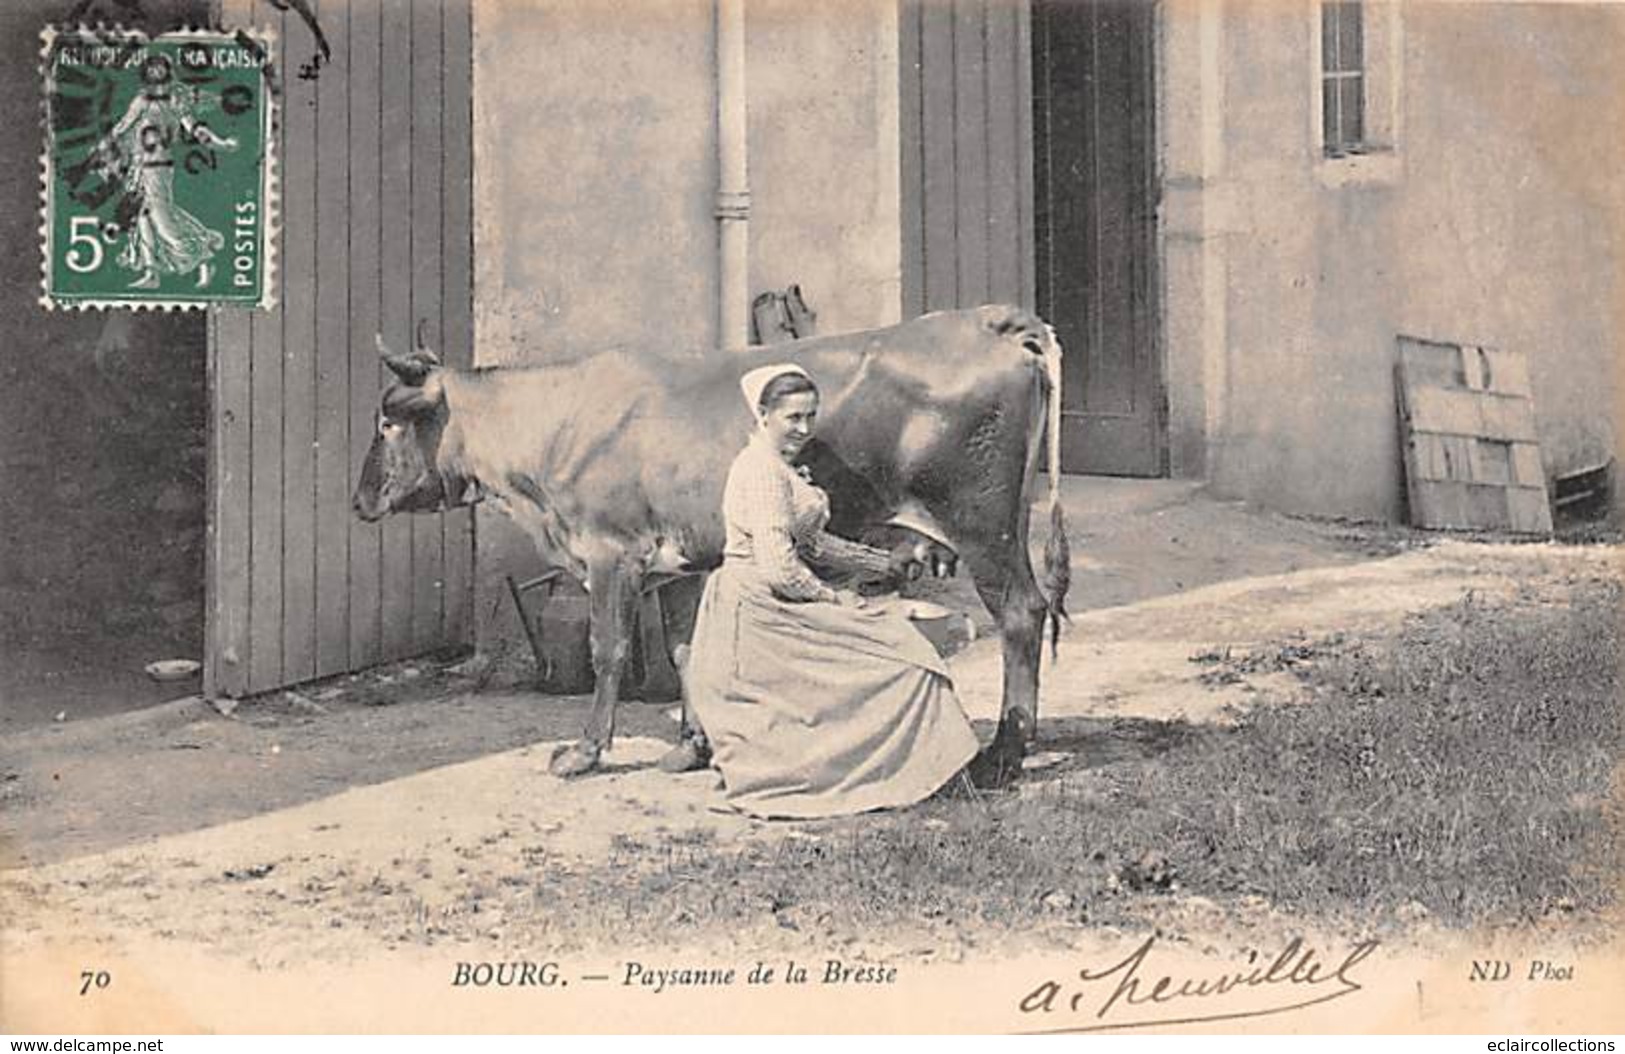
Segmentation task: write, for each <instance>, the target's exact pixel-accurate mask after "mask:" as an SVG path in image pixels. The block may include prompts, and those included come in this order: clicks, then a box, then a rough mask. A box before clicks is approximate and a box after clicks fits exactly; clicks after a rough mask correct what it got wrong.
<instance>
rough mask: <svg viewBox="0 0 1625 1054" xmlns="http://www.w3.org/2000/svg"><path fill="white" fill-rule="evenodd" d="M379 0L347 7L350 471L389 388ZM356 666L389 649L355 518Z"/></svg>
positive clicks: (375, 574)
mask: <svg viewBox="0 0 1625 1054" xmlns="http://www.w3.org/2000/svg"><path fill="white" fill-rule="evenodd" d="M379 15H380V11H379V0H349V3H347V4H346V5H345V20H346V23H347V38H348V39H347V40H346V46H345V49H344V52H343V54H344V55H345V58H346V63H347V65H346V67H345V75H344V78H343V80H344V87H345V91H346V93H347V95H348V98H349V111H350V119H349V157H350V166H349V172H348V185H347V187H346V191H345V193H346V197H347V202H348V204H347V212H346V218H347V231H348V243H349V244H348V250H349V315H350V318H349V325H350V330H349V369H350V384H349V387H350V393H349V394H350V449H349V464H350V466H351V469H350V470H351V472H352V473H353V474H354V473H359V471H360V467H361V461H362V459H363V458H364V457H365V456H366V453H367V448H368V447H369V446H370V445H371V444H372V437H373V434H374V424H375V421H374V415H375V414H376V413H377V411H378V401H379V395H380V393H381V392H382V391H383V374H384V369H383V367H382V366H380V365H379V362H378V353H377V351H376V350H375V348H374V340H373V338H374V336H375V334H377V333H379V332H380V331H381V329H380V321H379V263H378V248H379V241H380V226H379V211H378V189H379V175H380V167H379V146H378V134H379V98H378V77H379V40H380V39H381V38H380V33H381V26H380V23H379ZM349 525H350V554H349V594H350V604H349V615H350V665H351V667H352V668H360V667H363V666H370V665H372V664H373V663H376V662H378V660H379V657H380V656H381V655H382V652H383V629H382V600H383V590H382V585H381V577H380V575H381V567H382V561H383V549H382V541H383V528H382V527H381V526H380V525H378V524H366V523H362V522H361V521H359V520H357V519H355V518H353V517H352V518H350V520H349Z"/></svg>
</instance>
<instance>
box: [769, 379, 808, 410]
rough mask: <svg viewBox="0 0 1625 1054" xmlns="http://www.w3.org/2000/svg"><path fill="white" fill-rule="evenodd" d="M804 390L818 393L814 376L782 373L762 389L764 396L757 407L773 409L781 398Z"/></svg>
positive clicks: (786, 397)
mask: <svg viewBox="0 0 1625 1054" xmlns="http://www.w3.org/2000/svg"><path fill="white" fill-rule="evenodd" d="M802 392H812V393H813V394H814V395H817V394H818V385H816V384H814V383H813V382H812V378H810V377H808V376H807V375H805V374H801V373H781V374H779V375H778V376H777V377H775V378H773V379H772V380H771V381H768V382H767V387H765V388H763V389H762V398H761V400H760V401H758V402H757V404H756V409H757V410H760V411H767V410H771V409H773V407H775V406H777V405H778V404H779V402H780V400H783V399H788V398H789V397H790V396H792V395H800V394H801V393H802Z"/></svg>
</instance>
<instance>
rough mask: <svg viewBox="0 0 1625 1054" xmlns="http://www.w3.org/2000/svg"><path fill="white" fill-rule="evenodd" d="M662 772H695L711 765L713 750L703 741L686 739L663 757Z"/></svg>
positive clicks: (660, 763)
mask: <svg viewBox="0 0 1625 1054" xmlns="http://www.w3.org/2000/svg"><path fill="white" fill-rule="evenodd" d="M655 764H657V765H658V766H659V767H660V771H661V772H671V773H677V772H693V771H695V770H697V769H703V768H705V767H707V766H708V765H710V764H711V748H710V747H709V746H707V745H706V743H705V742H704V741H703V740H697V739H685V740H683V741H682V742H681V743H679V744H677V745H676V746H675V747H672V748H671V749H670V750H668V751H666V753H665V754H663V755H661V757H660V760H659V761H658V762H656V763H655Z"/></svg>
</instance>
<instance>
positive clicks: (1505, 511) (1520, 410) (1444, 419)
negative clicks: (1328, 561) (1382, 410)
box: [1395, 336, 1552, 534]
mask: <svg viewBox="0 0 1625 1054" xmlns="http://www.w3.org/2000/svg"><path fill="white" fill-rule="evenodd" d="M1398 351H1399V361H1398V363H1397V364H1396V366H1395V374H1396V376H1395V380H1396V384H1395V387H1396V389H1397V394H1398V399H1399V418H1400V434H1401V440H1402V442H1403V445H1404V451H1405V480H1406V493H1407V495H1408V496H1409V499H1410V519H1411V523H1413V524H1415V525H1416V526H1418V527H1435V528H1456V529H1480V530H1507V531H1516V532H1519V533H1529V534H1550V533H1551V530H1552V514H1551V506H1550V503H1549V501H1548V499H1547V495H1546V473H1545V469H1544V468H1543V466H1542V464H1541V458H1540V442H1539V437H1538V435H1537V433H1536V430H1535V409H1534V401H1533V399H1532V398H1531V396H1530V389H1529V368H1528V364H1527V362H1526V361H1525V359H1524V357H1523V355H1521V354H1520V353H1518V352H1512V351H1501V350H1498V349H1495V348H1485V347H1477V346H1474V345H1469V344H1449V343H1442V342H1438V341H1429V340H1420V339H1417V338H1415V337H1404V336H1402V337H1400V338H1399V348H1398Z"/></svg>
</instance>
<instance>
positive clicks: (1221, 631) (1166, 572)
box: [0, 479, 1625, 1024]
mask: <svg viewBox="0 0 1625 1054" xmlns="http://www.w3.org/2000/svg"><path fill="white" fill-rule="evenodd" d="M1066 499H1067V505H1068V508H1069V512H1070V515H1071V518H1072V519H1071V531H1070V532H1069V533H1070V534H1071V538H1072V551H1073V554H1074V568H1073V571H1074V575H1073V582H1074V585H1073V593H1072V603H1071V608H1072V610H1073V612H1074V620H1073V623H1072V625H1071V627H1070V629H1069V631H1068V632H1067V633H1066V634H1065V635H1064V636H1063V639H1062V646H1061V653H1060V658H1059V660H1058V661H1057V662H1054V663H1052V662H1050V661H1049V660H1048V659H1047V658H1046V662H1045V669H1044V673H1043V678H1044V680H1043V689H1042V696H1041V699H1042V702H1041V715H1040V716H1041V723H1040V731H1039V741H1038V743H1037V745H1036V747H1035V751H1034V755H1033V757H1031V758H1030V759H1029V765H1030V766H1032V767H1034V768H1035V769H1042V768H1044V767H1046V766H1050V765H1055V764H1059V763H1062V762H1065V761H1068V760H1073V761H1075V760H1076V759H1078V758H1080V757H1082V758H1086V759H1096V760H1098V759H1105V758H1109V757H1111V756H1113V754H1114V752H1116V753H1120V752H1123V751H1134V750H1140V749H1143V743H1142V742H1141V738H1142V737H1141V735H1140V731H1137V729H1140V730H1143V728H1142V726H1143V722H1144V721H1166V720H1169V719H1172V718H1180V719H1183V720H1184V721H1187V722H1198V723H1200V722H1222V721H1226V720H1228V719H1229V715H1232V714H1233V713H1234V712H1235V711H1236V709H1238V708H1245V707H1247V706H1248V705H1250V704H1251V703H1252V702H1253V701H1255V700H1257V699H1259V698H1266V697H1267V698H1289V697H1290V695H1291V693H1292V692H1293V691H1294V690H1295V682H1294V681H1293V679H1292V678H1291V677H1288V676H1284V675H1282V674H1280V673H1273V674H1272V673H1267V672H1260V673H1258V674H1256V675H1248V676H1237V677H1215V676H1213V666H1212V663H1211V662H1208V663H1204V662H1203V661H1200V660H1201V658H1202V657H1203V656H1208V657H1209V658H1211V657H1213V656H1215V655H1226V656H1230V657H1234V656H1238V655H1243V656H1244V655H1245V654H1246V651H1247V649H1248V648H1249V647H1258V646H1262V645H1263V644H1266V643H1271V642H1274V643H1279V642H1280V641H1283V640H1288V641H1290V640H1300V639H1301V640H1304V641H1311V640H1314V639H1317V638H1324V637H1328V636H1331V635H1343V636H1344V637H1360V636H1365V635H1377V634H1381V633H1384V632H1388V631H1390V630H1392V629H1393V628H1394V627H1396V626H1398V625H1399V624H1400V623H1401V622H1402V621H1403V620H1404V619H1405V618H1406V616H1407V615H1409V614H1411V613H1414V612H1418V611H1423V610H1427V609H1429V608H1433V607H1439V606H1443V605H1447V604H1451V603H1454V602H1457V601H1459V600H1461V599H1462V597H1463V596H1464V595H1467V594H1469V593H1472V594H1475V595H1478V596H1483V597H1497V596H1502V597H1506V596H1512V595H1514V594H1516V593H1517V592H1518V591H1519V590H1520V589H1526V588H1528V587H1529V586H1530V585H1531V584H1532V583H1545V584H1554V583H1555V584H1559V585H1560V584H1562V583H1564V582H1576V581H1582V580H1588V579H1596V578H1617V577H1620V576H1621V574H1622V571H1625V564H1622V561H1621V552H1620V550H1619V548H1618V547H1616V546H1607V545H1600V546H1599V545H1591V546H1565V545H1559V544H1550V543H1543V544H1511V543H1507V542H1484V541H1476V542H1475V541H1465V540H1448V539H1446V540H1440V539H1426V540H1424V539H1422V538H1420V537H1419V536H1417V535H1414V534H1411V533H1408V532H1403V531H1393V530H1379V529H1373V528H1367V527H1361V526H1358V525H1347V524H1337V523H1324V522H1313V521H1305V520H1297V519H1289V518H1285V517H1280V516H1275V515H1271V514H1267V513H1260V512H1257V511H1254V510H1249V509H1245V508H1243V507H1241V506H1239V505H1233V504H1228V503H1222V502H1217V501H1214V500H1212V499H1210V498H1208V497H1207V496H1205V495H1204V494H1203V493H1202V492H1201V491H1200V490H1199V489H1198V488H1196V487H1194V486H1192V485H1188V484H1182V483H1172V482H1150V483H1148V482H1144V481H1117V480H1106V479H1069V480H1068V481H1067V487H1066ZM1037 541H1039V542H1041V539H1038V540H1037ZM934 596H935V598H936V599H939V600H947V601H950V602H955V603H965V602H966V598H967V597H968V587H967V586H966V585H965V584H963V583H956V584H954V585H952V586H951V587H948V588H945V589H937V590H935V591H934ZM966 606H967V607H968V606H969V605H968V604H967V605H966ZM982 621H983V623H984V625H985V618H983V620H982ZM951 665H952V667H953V669H954V671H955V675H956V683H957V685H958V687H959V690H960V694H961V697H962V699H963V701H964V703H965V705H966V707H967V710H969V711H970V712H971V714H972V717H973V718H974V719H976V720H977V723H978V727H979V730H980V731H981V732H982V733H983V734H984V736H985V735H990V734H991V731H992V722H993V720H994V719H995V718H996V716H997V710H998V694H999V687H998V686H999V680H998V678H999V662H998V657H997V642H996V641H995V640H993V639H991V638H988V639H983V640H979V641H977V642H976V643H975V644H973V645H972V646H971V647H970V648H968V649H967V650H966V651H964V652H962V653H960V654H959V655H957V656H955V657H954V659H953V660H952V663H951ZM585 707H586V701H585V700H584V699H580V698H570V699H559V698H544V697H540V696H537V695H535V694H532V693H527V692H524V691H519V690H513V689H493V688H492V686H491V685H490V684H487V685H486V686H485V687H484V688H483V689H482V688H481V687H480V683H479V681H478V679H477V678H475V677H473V676H471V675H470V674H469V673H467V672H464V671H461V670H458V669H454V668H446V667H443V666H441V665H439V664H436V663H430V662H423V663H413V664H403V665H398V666H395V667H391V668H388V669H386V670H381V671H372V672H369V673H366V674H362V675H358V676H356V677H351V678H341V679H338V680H335V681H332V682H327V683H325V684H321V685H313V686H305V687H302V688H300V689H299V690H298V691H297V692H294V693H272V694H270V695H268V696H265V697H262V698H259V699H253V700H247V701H244V702H243V703H241V704H240V705H239V706H238V707H237V708H236V709H235V710H234V711H233V712H232V713H231V714H230V715H229V716H226V715H223V714H221V713H219V712H217V710H216V709H215V708H214V707H213V706H211V705H210V704H209V703H207V702H205V701H203V700H200V699H183V700H178V701H173V702H169V703H165V704H162V705H159V706H155V707H150V708H146V709H141V710H136V711H132V712H128V713H123V714H118V715H115V716H111V717H99V718H95V719H91V720H83V721H76V720H68V721H65V722H50V723H46V724H43V725H37V726H35V727H30V728H26V729H24V730H21V731H15V732H11V733H10V734H8V735H7V736H6V737H5V744H4V755H3V760H0V821H3V824H4V827H3V830H4V841H3V845H0V854H3V857H0V868H3V869H4V870H0V903H4V904H5V905H6V906H7V909H8V910H7V911H6V916H5V925H4V928H3V930H0V938H3V942H4V943H3V944H0V960H4V959H5V958H6V957H7V954H6V953H7V952H8V951H9V954H10V956H11V957H12V961H14V962H16V961H20V958H19V957H24V956H32V957H36V958H37V957H38V956H41V955H45V956H49V955H51V954H53V951H52V950H53V949H57V950H62V949H69V948H75V947H82V946H84V945H85V944H86V943H87V942H88V943H89V944H90V945H91V946H94V947H99V948H103V949H114V948H120V947H128V946H131V945H132V944H137V945H141V946H144V947H161V948H162V949H164V954H166V955H173V956H177V957H180V958H181V959H183V960H185V961H193V960H192V959H189V958H187V957H194V956H203V957H204V959H203V960H199V961H207V962H210V963H214V964H215V966H216V967H217V966H219V965H220V964H222V963H224V964H229V965H230V966H231V968H233V969H245V970H250V971H253V972H255V975H256V976H268V975H282V976H286V975H288V974H289V973H290V972H292V973H298V972H300V971H303V970H307V969H309V968H311V967H312V966H313V965H317V964H320V965H323V966H332V965H334V964H346V963H358V962H368V961H372V960H374V959H375V958H376V956H378V955H379V954H384V953H388V954H396V955H400V956H403V957H406V958H407V959H411V958H412V957H422V956H424V955H429V956H431V957H432V956H433V955H434V954H436V953H434V952H432V951H429V950H427V948H426V945H425V942H424V941H423V940H422V939H421V935H422V934H424V933H428V934H429V935H430V939H429V941H428V942H427V944H428V945H432V944H433V943H434V941H433V934H434V933H435V932H436V929H435V919H436V917H437V913H445V912H452V911H458V912H466V911H469V910H472V911H474V912H480V911H481V910H482V905H483V910H484V911H485V912H486V913H487V914H486V915H485V916H484V917H485V919H486V920H487V921H488V923H489V925H488V926H487V925H486V922H481V923H480V924H479V926H478V927H477V928H476V929H477V931H478V932H479V934H480V939H481V941H482V942H483V943H485V944H488V945H489V948H490V954H489V955H488V957H490V958H496V957H498V953H499V952H501V951H502V950H503V949H504V948H505V940H506V939H507V938H506V937H505V934H506V933H508V932H510V931H511V932H523V933H525V934H526V939H527V940H534V939H536V936H537V934H538V933H540V934H542V935H543V936H545V935H546V933H547V929H546V922H545V919H546V916H547V913H548V912H550V911H571V912H579V911H582V910H605V906H604V905H590V904H579V903H570V904H548V903H546V902H545V896H544V895H543V894H542V893H541V892H539V887H538V885H537V883H536V881H535V880H536V879H537V876H539V875H545V874H547V873H553V874H568V875H582V874H591V873H592V872H593V870H594V869H602V868H605V867H613V866H615V860H616V855H617V852H618V847H619V846H621V845H623V844H625V840H626V839H634V840H636V839H644V840H649V839H654V840H659V839H667V840H670V841H673V842H675V843H678V844H682V843H694V844H703V845H705V846H706V847H707V851H709V852H726V851H737V850H739V849H740V848H741V847H748V846H752V845H760V844H771V843H775V842H783V841H785V840H794V839H798V838H801V839H805V838H818V837H824V836H825V835H826V834H827V832H822V831H821V830H820V829H818V828H809V827H808V826H807V825H798V824H768V823H761V822H757V821H752V820H749V819H746V818H742V817H739V816H737V815H733V814H729V813H725V812H722V811H719V810H718V809H717V808H716V805H717V802H718V796H717V793H716V791H717V781H716V777H715V775H714V774H712V773H692V774H687V775H683V776H671V775H666V774H663V773H661V772H660V771H658V770H657V769H655V768H653V767H652V762H653V760H654V759H655V758H656V757H658V756H659V754H660V753H661V752H662V751H663V750H664V749H665V746H666V745H667V743H668V742H669V741H670V740H671V739H672V738H673V733H674V731H675V725H674V723H673V722H672V720H671V717H670V716H669V714H668V708H667V707H663V706H649V705H640V704H628V705H625V706H623V708H622V719H621V721H620V723H619V732H618V738H617V740H616V744H615V748H614V750H613V751H612V753H611V754H610V755H609V758H608V761H609V764H608V766H607V768H606V771H604V772H602V773H599V774H596V775H594V776H591V777H589V778H586V779H581V780H577V781H573V782H563V781H560V780H557V779H554V778H553V777H551V776H550V775H549V774H548V773H547V768H546V763H547V758H548V755H549V753H550V751H551V750H552V748H553V747H554V745H555V744H557V743H560V742H563V741H566V740H568V739H569V738H570V737H572V736H573V735H574V734H576V733H577V731H578V730H579V729H580V727H581V725H582V722H583V719H584V717H585ZM1079 779H1081V780H1085V781H1086V780H1087V779H1088V766H1087V765H1084V766H1081V767H1080V768H1079ZM1194 899H1199V898H1194ZM470 903H472V905H473V907H472V909H470V907H469V905H470ZM1170 910H1171V911H1173V912H1174V915H1172V916H1170V920H1169V923H1168V928H1169V930H1170V932H1172V931H1174V930H1182V931H1185V936H1184V937H1183V938H1182V939H1184V940H1187V941H1188V940H1190V939H1192V936H1191V935H1193V934H1194V935H1201V934H1207V935H1208V937H1209V938H1211V939H1217V938H1216V937H1214V935H1215V934H1219V933H1221V932H1225V931H1227V930H1233V929H1234V928H1235V927H1236V926H1237V925H1241V926H1242V927H1243V929H1245V930H1246V931H1247V932H1248V933H1250V934H1264V933H1269V932H1273V931H1280V932H1284V928H1283V927H1284V926H1285V923H1284V922H1283V921H1282V920H1280V919H1274V920H1272V919H1271V917H1270V912H1269V911H1268V909H1267V906H1265V907H1263V908H1261V909H1260V913H1259V915H1258V917H1257V918H1254V919H1251V920H1241V922H1239V923H1238V921H1237V919H1236V918H1235V917H1234V916H1233V915H1227V914H1225V913H1222V912H1219V911H1217V910H1216V909H1214V908H1213V907H1212V905H1209V904H1203V903H1195V902H1192V903H1179V904H1175V905H1174V906H1173V907H1171V909H1170ZM539 919H540V920H541V921H538V920H539ZM764 920H765V921H764V923H763V926H762V927H749V928H746V929H743V930H741V931H740V932H736V933H730V934H718V935H716V943H717V946H718V947H719V948H721V949H723V950H730V949H731V950H733V951H735V952H742V950H744V949H762V948H769V947H777V946H782V945H784V944H785V942H789V944H790V945H792V946H801V947H806V946H808V945H809V943H811V944H813V945H817V944H819V942H823V945H824V946H833V947H835V948H837V949H844V950H845V952H846V953H847V954H855V955H857V956H859V957H862V958H865V959H868V960H874V959H877V958H885V957H899V956H901V957H904V958H909V957H912V958H913V959H915V960H918V961H937V962H943V961H948V962H952V961H955V960H956V958H957V959H958V960H963V959H964V958H965V957H966V956H967V955H972V956H974V955H976V954H982V953H987V952H991V951H993V950H995V949H1002V950H1003V951H1004V952H1007V953H1010V954H1015V953H1018V952H1021V951H1030V950H1033V949H1034V948H1035V947H1037V946H1041V945H1042V944H1043V940H1042V937H1041V935H1034V934H1009V933H1001V932H998V929H997V926H996V924H991V923H984V924H982V925H981V926H980V927H978V926H977V925H976V924H975V923H974V922H973V921H967V922H963V923H962V924H961V926H960V929H959V931H958V933H957V936H956V937H955V939H954V940H953V941H947V942H944V941H942V940H939V939H932V940H930V941H926V942H924V943H922V942H921V938H920V935H918V934H878V933H862V934H854V933H840V932H837V929H829V930H827V931H826V932H820V933H816V934H812V933H786V932H784V931H783V930H779V931H775V930H774V924H773V921H772V915H771V914H769V915H766V916H764ZM465 921H466V920H465ZM538 927H539V928H538ZM1424 928H1425V927H1424ZM414 935H417V937H416V938H414ZM648 936H649V940H650V942H652V943H654V944H658V943H659V939H660V938H659V935H658V934H650V935H648ZM1096 936H1097V937H1099V938H1100V939H1107V938H1109V937H1111V936H1113V935H1096ZM1068 939H1070V940H1075V939H1076V937H1075V935H1074V937H1072V938H1068ZM1198 944H1200V939H1198ZM561 947H562V950H565V951H568V950H570V948H569V947H568V946H567V945H566V946H561ZM554 950H555V951H558V950H560V948H555V949H554ZM577 950H579V949H577ZM509 951H510V952H512V954H515V955H518V954H519V953H518V951H516V950H513V949H509ZM465 954H466V953H465ZM214 968H215V967H211V968H210V969H211V970H212V969H214ZM11 980H12V984H13V988H12V996H13V998H16V994H17V992H18V991H19V990H20V989H19V988H18V987H17V985H18V983H19V981H18V978H16V977H15V976H13V977H12V979H11ZM0 991H3V990H0ZM244 1012H245V1013H247V1011H244ZM235 1020H238V1021H243V1020H247V1021H249V1022H250V1023H253V1022H256V1021H258V1022H259V1023H260V1024H264V1020H263V1019H260V1018H256V1017H255V1016H254V1015H253V1014H252V1013H248V1016H247V1017H246V1018H242V1017H238V1018H236V1019H235Z"/></svg>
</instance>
